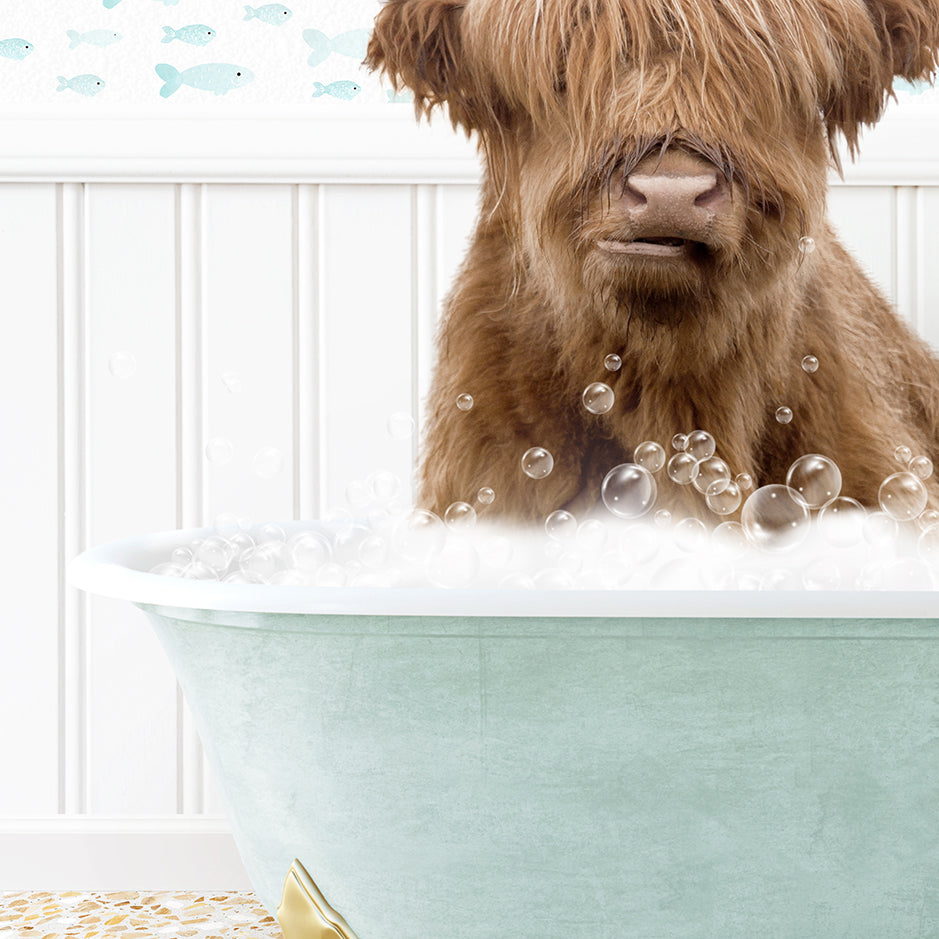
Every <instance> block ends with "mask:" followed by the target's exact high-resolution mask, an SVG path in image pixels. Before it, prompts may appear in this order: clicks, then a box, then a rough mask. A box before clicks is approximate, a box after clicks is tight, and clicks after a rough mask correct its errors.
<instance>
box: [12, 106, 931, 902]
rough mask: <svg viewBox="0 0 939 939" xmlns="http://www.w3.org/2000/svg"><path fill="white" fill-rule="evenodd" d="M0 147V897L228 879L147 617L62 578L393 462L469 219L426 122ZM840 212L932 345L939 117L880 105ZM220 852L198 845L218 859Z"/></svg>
mask: <svg viewBox="0 0 939 939" xmlns="http://www.w3.org/2000/svg"><path fill="white" fill-rule="evenodd" d="M3 138H4V139H3V141H2V144H0V284H2V295H3V306H4V314H3V315H4V323H5V325H6V329H7V336H6V341H5V342H3V343H2V344H0V389H2V400H3V402H4V405H3V407H2V408H0V439H2V442H3V447H2V450H3V458H2V460H0V466H2V473H3V475H2V484H3V492H4V500H3V505H4V521H5V523H6V526H5V527H6V532H7V534H6V537H5V538H4V539H3V543H2V546H0V570H2V571H3V574H4V577H3V582H4V595H5V597H6V600H7V608H6V616H5V618H4V621H3V625H2V627H0V713H2V714H3V716H4V719H3V732H2V744H3V747H2V754H3V755H2V759H0V766H2V768H3V771H2V772H0V890H2V889H7V890H19V889H39V888H48V889H65V888H80V889H135V888H138V887H139V888H152V889H157V888H166V889H181V888H193V889H218V888H221V887H224V888H227V889H238V888H240V887H242V886H244V885H245V882H244V881H243V879H242V880H239V878H243V877H244V874H243V870H242V869H241V868H240V862H238V859H237V855H236V854H235V852H234V847H233V844H232V842H231V839H230V835H228V833H227V826H226V823H225V822H224V819H223V817H222V816H223V807H222V803H221V800H220V797H219V795H218V793H217V791H216V789H215V787H214V784H213V782H212V780H211V779H210V778H209V777H208V773H207V771H206V768H205V765H204V761H203V755H202V751H201V746H200V743H199V740H198V736H197V734H196V732H195V730H194V729H193V724H192V720H191V717H190V714H189V712H188V710H187V708H186V703H185V701H184V700H183V697H182V695H181V693H180V691H179V688H178V686H177V684H176V681H175V678H174V676H173V674H172V671H171V670H170V667H169V665H168V663H167V661H166V659H165V657H164V655H163V652H162V650H161V649H160V647H159V646H158V644H157V642H156V639H155V637H154V636H153V635H152V633H151V631H150V628H149V626H148V624H147V623H146V621H145V618H144V616H143V614H142V613H140V612H139V611H137V610H135V609H134V608H133V607H131V606H130V605H129V604H126V603H121V602H116V601H110V600H106V599H101V598H91V597H87V596H85V595H83V594H81V593H79V592H77V591H76V590H74V589H72V588H71V587H69V586H68V584H67V582H66V567H67V564H68V561H69V560H70V559H71V558H72V557H73V556H75V555H76V554H77V553H78V552H80V551H81V550H83V549H84V548H86V547H88V546H90V545H93V544H97V543H100V542H103V541H107V540H110V539H113V538H119V537H123V536H128V535H133V534H137V533H140V532H144V531H155V530H163V529H169V528H175V527H180V526H194V525H200V524H203V523H206V522H210V521H211V520H212V519H213V518H215V517H216V516H217V515H219V514H220V513H224V512H233V513H235V514H236V515H240V516H249V517H251V518H252V519H255V520H266V519H270V520H275V519H283V520H286V519H291V518H305V517H315V516H319V515H321V514H322V513H324V512H326V511H328V510H330V508H331V507H333V506H339V505H341V504H342V503H343V501H344V495H345V490H346V487H347V485H348V483H349V482H350V481H351V480H355V479H362V478H364V477H366V476H367V475H368V474H369V473H371V472H372V471H374V470H377V469H380V468H387V469H390V470H392V471H393V472H395V473H396V474H397V475H398V476H400V477H401V478H402V479H404V480H409V479H410V473H411V467H412V465H413V461H414V458H415V455H416V449H417V435H416V434H414V435H412V436H411V437H409V438H406V439H400V437H398V436H393V435H391V434H389V432H388V428H387V425H388V421H389V418H390V417H391V416H392V415H394V414H401V413H403V414H408V415H411V416H412V417H413V418H414V420H415V422H416V424H417V425H418V426H419V425H420V422H421V412H422V402H423V399H424V396H425V394H426V390H427V387H428V378H429V374H430V368H431V361H432V354H433V334H434V328H435V318H436V316H437V312H438V309H439V305H440V301H441V298H442V296H443V295H444V294H445V292H446V290H447V287H448V284H449V282H450V280H451V278H452V276H453V274H454V272H455V271H456V269H457V267H458V265H459V263H460V261H461V258H462V254H463V251H464V247H465V243H466V238H467V235H468V233H469V231H470V229H471V226H472V224H473V221H474V217H475V211H476V184H477V179H478V169H477V163H476V158H475V155H474V151H473V149H472V147H471V145H470V144H469V143H467V142H466V141H465V140H464V139H463V138H461V137H459V136H455V135H453V134H451V133H450V131H449V128H448V127H447V126H446V122H445V121H442V120H439V121H438V122H437V123H436V124H435V126H434V127H433V128H431V129H428V128H423V129H421V130H416V129H415V128H414V127H413V126H412V124H411V122H410V120H409V119H408V118H407V115H400V114H399V115H396V116H395V117H394V118H388V117H378V116H376V117H375V118H374V119H369V120H362V119H357V120H352V119H343V120H340V119H338V118H336V119H332V118H331V119H328V120H327V119H325V118H322V119H315V120H314V119H312V118H309V117H307V118H303V119H300V118H296V117H290V116H277V115H274V116H270V117H264V118H261V117H251V118H248V117H245V118H238V119H234V118H233V119H218V118H215V119H208V118H207V119H204V120H198V119H195V118H191V117H189V118H185V119H181V120H174V121H171V120H168V119H162V118H161V119H157V118H147V119H138V118H134V117H133V116H126V117H123V118H118V117H111V118H107V119H104V118H102V119H97V120H95V119H82V120H77V119H50V118H43V119H39V118H34V119H30V118H25V117H22V116H20V117H16V118H11V119H10V120H8V121H4V134H3ZM865 147H866V149H865V156H864V158H863V159H862V160H861V161H859V162H858V163H856V164H848V163H846V165H845V174H844V179H838V178H833V180H832V183H833V188H832V192H831V198H830V206H831V212H832V216H833V218H834V221H835V224H836V226H837V227H838V228H839V230H840V231H841V233H842V234H843V236H844V238H845V240H846V241H847V242H848V243H849V245H850V246H851V247H852V248H853V249H854V251H855V252H856V254H857V255H858V256H859V257H860V258H861V259H862V261H863V263H864V264H865V265H866V267H867V268H868V269H869V270H870V271H871V273H872V274H873V276H874V277H875V278H876V280H877V281H878V282H879V283H880V284H881V286H882V287H883V288H884V290H885V291H886V292H887V293H888V294H889V295H890V296H891V297H892V298H893V299H894V300H895V302H896V303H897V305H898V307H899V309H900V311H901V313H902V315H903V316H905V317H907V318H908V319H909V320H910V322H911V323H913V324H914V325H915V327H916V328H917V329H918V330H919V331H920V332H921V333H922V334H923V335H924V336H925V337H926V338H927V339H928V340H929V341H930V342H931V343H932V344H933V345H934V346H936V347H937V348H939V263H937V262H939V124H937V123H935V122H933V123H930V122H928V121H923V120H917V121H909V120H907V121H894V122H891V124H890V125H889V126H887V127H884V128H881V129H880V130H878V131H877V132H876V133H873V134H870V135H869V137H868V139H867V141H866V142H865ZM213 858H214V860H213Z"/></svg>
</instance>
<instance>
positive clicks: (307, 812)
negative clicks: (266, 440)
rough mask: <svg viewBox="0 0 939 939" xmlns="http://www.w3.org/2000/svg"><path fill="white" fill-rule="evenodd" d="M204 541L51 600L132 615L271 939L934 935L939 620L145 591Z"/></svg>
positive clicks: (81, 576)
mask: <svg viewBox="0 0 939 939" xmlns="http://www.w3.org/2000/svg"><path fill="white" fill-rule="evenodd" d="M207 532H208V530H206V531H205V532H204V533H207ZM199 534H200V533H199V532H197V531H187V532H169V533H165V534H159V535H147V536H144V537H140V538H134V539H130V540H127V541H122V542H116V543H112V544H108V545H104V546H101V547H99V548H95V549H93V550H91V551H89V552H87V553H86V554H84V555H82V556H81V557H80V558H78V559H76V561H75V562H73V565H72V568H71V577H72V580H73V582H74V583H75V584H77V585H78V586H80V587H82V588H84V589H86V590H89V591H93V592H97V593H101V594H106V595H109V596H115V597H121V598H125V599H127V600H129V601H132V602H133V603H135V604H136V605H137V606H139V607H140V608H141V609H142V610H143V611H144V612H145V613H146V614H147V616H148V617H149V619H150V622H151V623H152V625H153V627H154V629H155V630H156V631H157V633H158V635H159V637H160V639H161V641H162V643H163V645H164V647H165V649H166V651H167V653H168V655H169V657H170V659H171V661H172V663H173V666H174V668H175V670H176V674H177V676H178V678H179V681H180V683H181V685H182V687H183V689H184V692H185V694H186V697H187V700H188V701H189V704H190V706H191V708H192V711H193V714H194V715H195V719H196V721H197V724H198V727H199V731H200V734H201V736H202V739H203V741H204V744H205V749H206V752H207V754H208V758H209V760H210V762H211V765H212V767H213V770H214V772H215V774H216V778H217V779H218V780H219V782H220V786H221V788H222V791H223V796H224V798H225V800H226V808H227V811H228V815H229V819H230V822H231V827H232V831H233V833H234V837H235V840H236V842H237V845H238V847H239V850H240V851H241V854H242V857H243V859H244V862H245V865H246V868H247V870H248V873H249V876H250V877H251V880H252V883H253V884H254V886H255V888H256V890H257V893H258V895H259V896H260V898H261V900H262V901H263V902H264V904H265V905H266V906H267V907H268V909H269V910H271V911H272V912H274V911H276V910H277V909H278V904H280V909H281V922H282V923H283V924H284V934H285V936H286V937H287V939H304V937H305V939H319V937H327V936H328V937H330V939H333V937H342V939H345V937H348V939H351V937H357V939H493V937H496V936H504V937H507V939H685V937H688V939H691V937H695V939H698V937H701V939H703V937H714V939H718V937H719V939H755V937H760V939H766V937H781V939H782V937H785V939H833V937H850V939H868V937H869V939H890V937H896V939H913V937H927V936H930V937H935V936H937V935H939V643H937V638H939V628H937V619H939V602H937V596H936V594H935V593H932V592H911V593H887V592H866V593H845V592H839V593H822V592H791V593H783V592H768V593H760V592H737V593H733V592H706V593H705V592H697V591H687V592H673V593H662V592H654V591H646V592H614V591H597V592H586V591H552V592H531V591H522V590H519V591H511V590H504V591H487V592H483V591H475V592H474V591H466V590H450V591H448V590H433V589H426V590H407V589H394V590H391V589H384V590H382V589H377V588H373V589H362V588H357V589H353V588H322V589H311V588H295V587H280V588H278V587H268V586H254V585H236V584H227V585H223V584H218V583H207V582H199V581H188V580H178V579H172V578H165V577H158V576H156V575H152V574H148V573H145V571H147V570H148V569H149V568H150V567H151V566H153V565H154V564H156V563H157V562H158V561H160V560H163V559H165V558H166V557H167V555H168V554H169V552H170V550H171V547H172V546H173V545H175V544H179V543H186V542H188V541H190V540H191V539H192V538H194V537H198V536H199ZM295 860H298V861H299V862H300V863H299V865H295V866H293V867H292V865H293V864H294V861H295ZM301 888H302V889H301ZM291 891H293V892H294V893H296V892H297V891H299V892H300V893H301V894H303V895H304V897H305V898H306V899H308V900H309V899H312V900H313V901H315V902H314V906H315V909H314V910H313V911H312V912H310V913H309V916H308V918H307V919H304V916H306V915H307V914H306V913H303V912H301V913H297V912H296V911H297V909H298V907H297V906H296V905H294V906H293V914H291V913H290V907H291V903H289V902H288V895H289V894H290V893H291ZM291 915H293V918H291Z"/></svg>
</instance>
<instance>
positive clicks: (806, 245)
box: [799, 235, 815, 254]
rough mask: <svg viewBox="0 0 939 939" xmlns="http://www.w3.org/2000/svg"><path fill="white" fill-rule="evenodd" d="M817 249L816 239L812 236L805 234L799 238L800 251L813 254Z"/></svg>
mask: <svg viewBox="0 0 939 939" xmlns="http://www.w3.org/2000/svg"><path fill="white" fill-rule="evenodd" d="M814 250H815V239H814V238H810V237H809V236H808V235H803V236H802V237H801V238H800V239H799V251H801V252H802V254H811V253H812V252H813V251H814Z"/></svg>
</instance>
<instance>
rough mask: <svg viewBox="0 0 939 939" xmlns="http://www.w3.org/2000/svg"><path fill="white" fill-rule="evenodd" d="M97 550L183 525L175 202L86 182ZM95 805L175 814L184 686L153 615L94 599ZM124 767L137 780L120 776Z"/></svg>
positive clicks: (167, 196) (144, 190) (108, 810)
mask: <svg viewBox="0 0 939 939" xmlns="http://www.w3.org/2000/svg"><path fill="white" fill-rule="evenodd" d="M84 220H85V225H84V229H85V243H84V249H85V250H84V269H85V294H84V295H85V310H84V311H83V312H84V323H85V344H86V349H87V362H86V371H85V381H86V385H87V407H86V412H85V417H86V426H85V446H86V448H87V456H86V466H87V474H88V478H87V484H86V488H87V512H88V519H87V537H88V541H89V543H98V542H101V541H106V540H109V539H112V538H120V537H125V536H127V535H130V534H133V533H134V532H140V531H147V530H162V529H166V528H172V527H174V525H175V523H176V425H175V415H176V404H175V399H176V376H175V362H176V352H175V338H176V337H175V334H176V328H175V323H176V320H175V306H176V252H175V194H174V188H173V187H172V186H135V185H120V186H99V185H93V186H87V187H86V198H85V210H84ZM87 643H88V644H87V653H86V654H87V682H88V686H87V745H88V752H87V757H86V758H87V766H86V773H87V785H88V791H87V797H86V806H85V807H86V809H87V810H88V811H90V812H92V813H105V814H123V813H127V814H154V813H160V812H167V813H171V812H174V811H175V810H176V682H175V679H174V677H173V673H172V670H171V669H170V667H169V664H168V663H167V662H166V659H165V657H164V655H163V653H162V650H161V649H160V647H159V644H158V643H157V642H156V640H155V637H154V635H153V633H152V632H151V630H150V629H149V628H148V626H147V624H146V621H145V620H144V618H143V616H142V615H141V614H140V613H139V612H138V611H136V610H134V609H133V608H128V607H127V605H126V604H121V603H116V602H114V601H110V600H106V599H102V598H97V597H96V598H92V600H91V604H90V616H89V622H88V635H87ZM115 766H122V767H126V770H127V771H126V772H121V773H116V772H114V767H115Z"/></svg>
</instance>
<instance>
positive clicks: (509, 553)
mask: <svg viewBox="0 0 939 939" xmlns="http://www.w3.org/2000/svg"><path fill="white" fill-rule="evenodd" d="M514 554H515V547H514V545H513V543H512V540H511V539H510V538H507V537H506V536H505V535H497V534H492V533H489V534H486V535H485V536H484V537H483V540H482V546H481V548H480V552H479V559H480V563H481V564H482V566H483V567H487V568H490V569H491V570H494V571H504V570H506V568H508V566H509V564H510V563H511V561H512V557H513V556H514Z"/></svg>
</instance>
